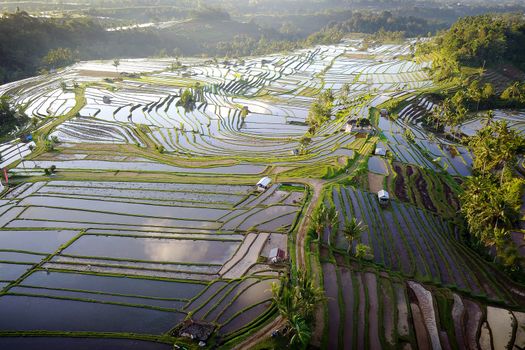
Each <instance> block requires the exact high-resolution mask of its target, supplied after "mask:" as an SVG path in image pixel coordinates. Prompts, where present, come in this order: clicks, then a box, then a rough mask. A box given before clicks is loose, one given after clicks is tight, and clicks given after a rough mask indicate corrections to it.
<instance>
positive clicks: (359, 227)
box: [343, 217, 368, 254]
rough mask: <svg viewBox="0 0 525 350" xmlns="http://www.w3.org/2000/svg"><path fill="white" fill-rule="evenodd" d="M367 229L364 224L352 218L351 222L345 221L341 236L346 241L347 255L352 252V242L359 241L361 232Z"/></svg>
mask: <svg viewBox="0 0 525 350" xmlns="http://www.w3.org/2000/svg"><path fill="white" fill-rule="evenodd" d="M367 229H368V227H367V226H366V225H365V224H363V222H362V221H360V220H359V221H358V220H357V219H356V218H355V217H353V218H352V219H351V220H345V227H344V228H343V234H344V235H345V237H346V239H347V240H348V249H347V252H348V254H350V252H351V251H352V247H353V241H354V240H357V239H360V238H361V235H362V234H363V232H364V231H366V230H367Z"/></svg>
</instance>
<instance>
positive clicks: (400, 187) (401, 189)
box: [394, 164, 408, 202]
mask: <svg viewBox="0 0 525 350" xmlns="http://www.w3.org/2000/svg"><path fill="white" fill-rule="evenodd" d="M394 170H395V172H396V173H397V176H396V180H395V182H394V193H395V195H396V197H397V198H398V199H399V200H400V201H403V202H408V196H407V192H406V189H405V178H404V177H403V170H402V169H401V167H400V166H399V165H398V164H394Z"/></svg>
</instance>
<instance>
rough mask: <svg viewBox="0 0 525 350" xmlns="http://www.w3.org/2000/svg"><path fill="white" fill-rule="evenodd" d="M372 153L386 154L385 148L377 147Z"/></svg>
mask: <svg viewBox="0 0 525 350" xmlns="http://www.w3.org/2000/svg"><path fill="white" fill-rule="evenodd" d="M374 154H375V155H376V156H386V150H385V149H384V148H381V147H377V148H376V150H375V151H374Z"/></svg>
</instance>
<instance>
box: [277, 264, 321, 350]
mask: <svg viewBox="0 0 525 350" xmlns="http://www.w3.org/2000/svg"><path fill="white" fill-rule="evenodd" d="M272 295H273V301H274V303H275V305H276V307H277V310H278V311H279V314H280V315H281V317H282V318H283V319H284V320H285V322H286V326H285V329H286V331H285V335H287V336H289V337H290V345H292V346H298V347H299V348H304V347H305V346H306V345H307V344H308V343H309V341H310V337H311V334H312V333H311V325H310V324H311V322H312V321H313V319H314V315H315V310H316V308H317V305H318V304H319V303H320V302H322V301H324V300H325V296H324V292H323V290H322V289H321V288H318V287H316V286H315V285H314V283H313V280H312V279H310V278H309V277H308V276H307V274H306V272H305V271H304V270H301V271H297V276H296V278H295V279H294V280H293V281H292V280H290V279H289V278H284V279H283V280H281V283H280V284H277V283H274V284H272Z"/></svg>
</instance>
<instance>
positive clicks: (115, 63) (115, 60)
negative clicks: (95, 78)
mask: <svg viewBox="0 0 525 350" xmlns="http://www.w3.org/2000/svg"><path fill="white" fill-rule="evenodd" d="M118 66H120V59H118V58H115V59H114V60H113V67H115V70H116V71H117V74H118Z"/></svg>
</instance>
